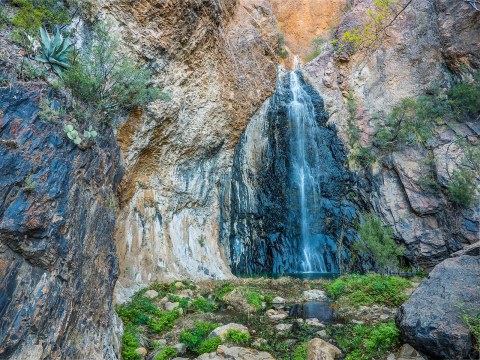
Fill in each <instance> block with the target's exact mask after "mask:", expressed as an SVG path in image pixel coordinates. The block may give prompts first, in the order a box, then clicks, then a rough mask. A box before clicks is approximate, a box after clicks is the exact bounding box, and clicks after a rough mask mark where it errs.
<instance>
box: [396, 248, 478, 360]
mask: <svg viewBox="0 0 480 360" xmlns="http://www.w3.org/2000/svg"><path fill="white" fill-rule="evenodd" d="M478 304H480V256H469V255H462V256H458V257H453V258H449V259H447V260H444V261H443V262H441V263H440V264H439V265H437V266H436V267H435V268H434V269H433V271H432V272H431V273H430V276H429V277H428V279H426V280H424V281H423V282H422V283H421V284H420V286H419V287H418V288H417V290H416V291H415V292H414V293H413V294H412V296H411V297H410V299H409V300H408V301H407V302H405V303H404V304H403V305H402V306H401V307H400V309H399V312H398V314H397V325H398V326H399V327H400V329H401V331H402V335H403V337H404V339H405V340H406V341H407V342H408V343H409V344H411V345H412V346H414V347H415V349H418V350H420V351H422V352H425V353H426V354H429V355H431V356H434V357H435V358H439V359H448V360H454V359H466V358H467V357H468V355H469V354H470V353H471V352H472V350H473V347H472V334H471V332H470V331H469V330H468V328H467V325H466V324H465V322H464V321H463V319H462V316H461V315H462V311H466V310H468V309H472V308H474V307H477V308H478Z"/></svg>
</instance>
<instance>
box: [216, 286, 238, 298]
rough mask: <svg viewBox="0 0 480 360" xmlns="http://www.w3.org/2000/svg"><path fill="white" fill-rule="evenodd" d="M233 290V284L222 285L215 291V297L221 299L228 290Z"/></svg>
mask: <svg viewBox="0 0 480 360" xmlns="http://www.w3.org/2000/svg"><path fill="white" fill-rule="evenodd" d="M233 290H235V286H234V285H233V284H225V285H222V287H221V288H220V289H218V290H217V291H215V298H216V299H219V300H222V299H223V297H224V296H225V295H227V294H228V293H229V292H232V291H233Z"/></svg>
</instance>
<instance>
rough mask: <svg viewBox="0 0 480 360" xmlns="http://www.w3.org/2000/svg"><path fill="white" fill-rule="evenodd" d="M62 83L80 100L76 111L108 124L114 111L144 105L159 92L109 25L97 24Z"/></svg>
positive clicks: (146, 72)
mask: <svg viewBox="0 0 480 360" xmlns="http://www.w3.org/2000/svg"><path fill="white" fill-rule="evenodd" d="M63 77H64V81H65V85H66V86H67V87H68V88H69V89H70V90H71V91H72V95H73V96H74V97H75V98H76V99H77V100H79V101H80V102H81V105H82V106H81V107H80V109H79V111H78V115H81V114H82V113H83V115H84V117H91V116H93V117H94V118H96V119H102V120H103V121H105V122H106V123H108V124H111V122H112V120H113V117H114V115H116V114H118V113H119V112H120V111H129V110H131V109H132V108H134V107H136V106H142V105H146V104H147V103H149V102H150V101H152V100H154V99H156V98H157V97H158V96H159V91H158V89H155V88H151V87H149V86H148V83H149V81H150V77H151V73H150V71H148V70H144V69H141V68H139V67H137V66H136V65H135V64H134V61H133V60H132V58H131V57H129V56H128V55H127V54H125V53H119V49H118V40H117V39H115V38H113V37H112V36H111V35H110V33H109V27H108V25H105V24H98V25H97V26H96V27H95V36H94V38H93V40H92V41H91V42H90V44H89V45H88V46H87V48H86V49H85V51H82V53H81V54H79V56H78V58H77V59H76V61H75V62H74V64H73V66H72V67H71V68H70V69H68V70H67V71H65V72H64V74H63Z"/></svg>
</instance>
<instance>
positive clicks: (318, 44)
mask: <svg viewBox="0 0 480 360" xmlns="http://www.w3.org/2000/svg"><path fill="white" fill-rule="evenodd" d="M324 42H325V40H323V39H322V38H315V39H313V40H312V50H311V51H310V53H309V54H308V55H307V56H305V58H304V60H305V61H306V62H309V61H312V60H313V59H315V58H316V57H317V56H318V55H320V53H321V49H322V45H323V43H324Z"/></svg>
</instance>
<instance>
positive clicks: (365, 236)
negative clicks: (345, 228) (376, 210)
mask: <svg viewBox="0 0 480 360" xmlns="http://www.w3.org/2000/svg"><path fill="white" fill-rule="evenodd" d="M392 233H393V232H392V229H391V228H390V227H389V226H383V224H382V221H381V220H380V219H379V218H378V217H377V216H375V215H374V214H366V215H365V218H364V220H363V222H361V223H360V225H359V228H358V234H359V235H360V239H359V241H356V242H355V243H354V249H355V250H356V251H357V252H358V253H359V254H361V255H364V256H368V257H369V258H370V259H371V261H372V262H373V263H374V264H375V266H376V268H377V270H379V271H387V270H394V269H398V267H399V257H400V256H402V255H403V254H404V252H405V249H404V248H403V247H402V246H399V245H397V244H396V243H395V241H394V240H393V238H392Z"/></svg>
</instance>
